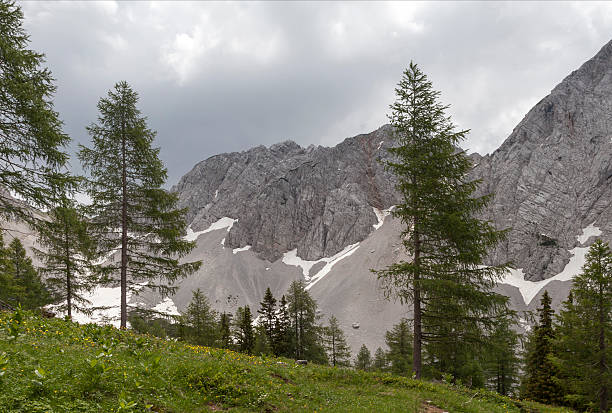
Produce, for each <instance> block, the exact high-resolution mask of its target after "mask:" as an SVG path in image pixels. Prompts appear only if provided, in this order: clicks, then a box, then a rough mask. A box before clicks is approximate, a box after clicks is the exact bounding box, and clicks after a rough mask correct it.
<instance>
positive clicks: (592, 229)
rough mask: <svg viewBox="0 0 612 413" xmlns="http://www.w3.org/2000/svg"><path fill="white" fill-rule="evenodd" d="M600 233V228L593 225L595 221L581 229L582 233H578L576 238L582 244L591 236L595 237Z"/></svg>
mask: <svg viewBox="0 0 612 413" xmlns="http://www.w3.org/2000/svg"><path fill="white" fill-rule="evenodd" d="M599 235H601V230H600V229H599V228H597V227H596V226H595V222H593V223H592V224H590V225H589V226H587V227H586V228H583V229H582V235H578V236H577V237H576V239H577V240H578V242H579V243H580V244H584V243H585V242H587V241H588V240H589V238H591V237H597V236H599Z"/></svg>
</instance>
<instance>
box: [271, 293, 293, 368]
mask: <svg viewBox="0 0 612 413" xmlns="http://www.w3.org/2000/svg"><path fill="white" fill-rule="evenodd" d="M291 332H292V330H291V319H290V317H289V311H288V304H287V299H286V298H285V296H284V295H283V296H282V297H281V299H280V301H279V302H278V316H277V317H276V320H275V323H274V335H273V339H272V340H273V342H272V349H273V351H274V355H275V356H283V357H293V356H294V353H293V352H292V348H291V342H292V339H291V337H292V334H291Z"/></svg>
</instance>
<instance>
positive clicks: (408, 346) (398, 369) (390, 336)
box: [385, 318, 413, 376]
mask: <svg viewBox="0 0 612 413" xmlns="http://www.w3.org/2000/svg"><path fill="white" fill-rule="evenodd" d="M385 342H386V343H387V347H389V350H388V351H387V354H386V357H385V360H386V362H387V363H388V364H389V367H390V369H391V372H392V373H395V374H400V375H403V376H409V375H410V370H411V367H412V355H413V352H412V342H413V341H412V334H410V325H409V323H408V320H406V319H405V318H402V319H401V320H400V322H399V323H397V324H396V325H394V326H393V328H392V329H391V330H390V331H387V332H386V333H385Z"/></svg>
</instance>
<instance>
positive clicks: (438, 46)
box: [20, 2, 612, 185]
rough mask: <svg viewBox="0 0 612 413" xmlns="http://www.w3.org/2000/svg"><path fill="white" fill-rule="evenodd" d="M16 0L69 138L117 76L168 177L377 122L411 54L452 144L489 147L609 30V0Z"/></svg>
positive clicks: (610, 34)
mask: <svg viewBox="0 0 612 413" xmlns="http://www.w3.org/2000/svg"><path fill="white" fill-rule="evenodd" d="M20 5H21V7H22V9H23V11H24V13H25V21H24V25H25V28H26V30H27V31H28V32H29V33H30V35H31V42H32V44H31V47H32V48H33V49H35V50H37V51H39V52H43V53H45V54H46V57H47V65H48V67H49V68H50V69H51V71H52V72H53V74H54V76H55V78H56V79H57V86H58V91H57V94H56V99H55V104H56V109H57V110H58V111H59V112H60V114H61V117H62V119H63V120H64V122H65V130H66V132H67V133H69V134H70V135H71V136H72V138H73V139H74V141H75V146H76V143H83V144H88V142H89V137H88V136H87V134H86V132H85V126H86V125H88V124H89V123H91V122H93V121H95V119H96V116H97V113H96V103H97V101H98V99H99V98H100V97H101V96H103V95H105V94H106V92H107V91H108V90H109V89H110V88H111V87H112V86H113V85H114V83H116V82H117V81H119V80H127V81H128V82H129V83H130V84H131V85H132V86H133V88H134V89H135V90H136V91H138V92H139V93H140V98H141V101H140V108H141V110H142V111H143V113H144V114H145V115H146V116H148V118H149V126H150V127H151V128H153V129H155V130H157V132H158V137H157V144H158V145H159V146H161V148H162V149H161V156H162V158H163V160H164V162H165V164H166V166H167V167H168V170H169V179H168V183H169V185H172V184H174V183H176V182H177V181H178V179H179V178H180V177H181V176H182V175H183V174H184V173H185V172H187V171H188V170H190V169H191V167H192V166H193V165H194V164H195V163H196V162H198V161H200V160H202V159H205V158H207V157H209V156H212V155H214V154H217V153H221V152H228V151H240V150H245V149H248V148H250V147H252V146H255V145H259V144H263V145H270V144H273V143H275V142H279V141H283V140H286V139H292V140H294V141H296V142H298V143H299V144H301V145H304V146H307V145H310V144H315V145H326V146H332V145H335V144H337V143H339V142H340V141H342V140H343V139H344V138H346V137H349V136H354V135H356V134H359V133H365V132H370V131H372V130H374V129H376V128H378V127H379V126H381V125H382V124H384V123H386V114H387V113H388V105H389V104H390V103H391V102H392V101H393V99H394V87H395V84H396V83H397V82H398V80H399V79H400V77H401V73H402V70H403V69H404V68H405V67H406V66H407V65H408V63H409V62H410V60H414V61H415V62H417V63H418V64H419V65H420V66H421V68H422V69H423V70H424V71H425V73H426V74H428V76H429V77H430V79H431V80H432V81H433V83H434V87H435V88H436V89H438V90H440V91H441V92H442V100H443V101H444V102H445V103H447V104H450V105H451V106H452V107H451V109H450V113H451V114H452V116H453V119H454V121H455V123H456V124H458V125H459V126H460V127H461V128H468V129H471V130H472V132H471V134H470V137H469V140H468V141H467V142H466V143H465V146H466V147H467V148H469V149H470V150H472V151H478V152H480V153H482V154H484V153H488V152H492V151H493V150H495V149H496V148H497V147H498V146H499V145H500V144H501V142H502V141H503V140H504V139H505V138H506V137H507V136H508V134H509V133H510V132H511V131H512V128H513V127H514V126H515V125H516V124H517V123H518V122H519V121H520V120H521V119H522V117H523V116H524V115H525V113H526V112H527V111H528V110H529V109H530V108H531V107H532V106H533V105H534V104H535V103H537V102H538V101H539V100H540V99H541V98H542V97H544V96H545V95H546V94H548V93H549V92H550V90H551V89H552V88H553V87H554V86H555V85H556V84H557V83H559V82H560V81H561V80H562V79H563V78H564V77H565V76H566V75H568V74H569V73H570V72H571V71H572V70H574V69H576V68H578V67H579V66H580V65H581V64H582V63H583V62H584V61H586V60H587V59H589V58H590V57H592V56H593V55H594V54H595V53H597V51H598V50H599V49H600V48H601V47H602V46H603V45H604V44H605V43H607V42H608V41H609V40H611V38H612V4H610V3H592V4H585V3H553V2H543V3H527V2H522V3H466V2H460V3H451V2H442V3H426V4H419V3H380V2H376V3H364V2H352V3H340V2H333V3H324V2H313V3H294V2H291V3H278V2H271V3H253V2H240V3H204V2H201V3H187V2H186V3H176V2H168V3H164V2H153V3H147V2H134V3H127V2H121V3H118V2H100V3H94V2H84V3H78V2H61V3H59V2H58V3H56V2H22V3H20ZM73 149H74V148H73ZM72 162H73V164H74V165H73V167H74V169H75V171H78V169H79V168H78V161H77V160H76V159H73V161H72Z"/></svg>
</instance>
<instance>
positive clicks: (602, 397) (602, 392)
mask: <svg viewBox="0 0 612 413" xmlns="http://www.w3.org/2000/svg"><path fill="white" fill-rule="evenodd" d="M599 297H600V302H599V354H600V355H599V373H600V374H601V379H602V380H601V387H600V388H599V411H600V412H607V411H608V386H607V384H606V381H607V380H605V376H606V371H607V370H608V363H607V360H606V336H605V328H604V327H605V321H606V319H605V313H604V303H603V302H602V301H603V291H602V286H601V285H600V288H599Z"/></svg>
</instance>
